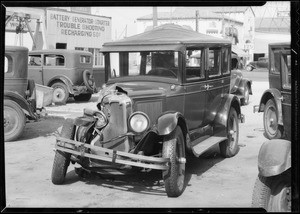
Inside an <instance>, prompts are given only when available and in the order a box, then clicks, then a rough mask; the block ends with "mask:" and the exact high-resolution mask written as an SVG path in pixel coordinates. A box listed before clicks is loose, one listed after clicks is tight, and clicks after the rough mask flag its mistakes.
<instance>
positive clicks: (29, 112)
mask: <svg viewBox="0 0 300 214" xmlns="http://www.w3.org/2000/svg"><path fill="white" fill-rule="evenodd" d="M4 99H8V100H12V101H14V102H16V103H18V104H19V105H20V107H21V108H22V110H23V112H24V114H25V115H26V116H28V117H30V118H31V119H34V120H36V119H37V118H38V117H37V115H36V114H35V113H34V110H33V107H32V106H30V104H29V103H28V101H27V100H26V99H25V98H23V97H22V96H21V95H19V94H18V93H16V92H13V91H4Z"/></svg>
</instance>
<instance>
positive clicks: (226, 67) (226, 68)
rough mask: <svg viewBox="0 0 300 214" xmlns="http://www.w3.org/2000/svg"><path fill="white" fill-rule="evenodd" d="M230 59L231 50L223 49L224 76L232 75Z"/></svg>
mask: <svg viewBox="0 0 300 214" xmlns="http://www.w3.org/2000/svg"><path fill="white" fill-rule="evenodd" d="M229 59H230V54H229V48H223V49H222V73H223V74H229V73H230V68H229ZM236 60H237V59H236Z"/></svg>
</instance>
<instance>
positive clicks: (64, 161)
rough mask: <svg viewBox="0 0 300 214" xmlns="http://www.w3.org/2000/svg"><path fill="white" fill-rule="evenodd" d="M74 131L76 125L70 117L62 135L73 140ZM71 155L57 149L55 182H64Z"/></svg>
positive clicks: (52, 175)
mask: <svg viewBox="0 0 300 214" xmlns="http://www.w3.org/2000/svg"><path fill="white" fill-rule="evenodd" d="M74 133H75V126H74V123H73V120H72V119H70V118H68V119H67V120H66V121H65V123H64V125H63V127H62V130H61V134H60V136H61V137H64V138H67V139H71V140H73V139H74ZM70 156H71V155H70V154H69V153H66V152H63V151H60V150H56V152H55V156H54V161H53V167H52V174H51V179H52V183H53V184H62V183H63V182H64V180H65V177H66V172H67V169H68V166H69V164H70Z"/></svg>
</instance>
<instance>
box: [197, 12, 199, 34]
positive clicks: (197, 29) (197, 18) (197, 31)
mask: <svg viewBox="0 0 300 214" xmlns="http://www.w3.org/2000/svg"><path fill="white" fill-rule="evenodd" d="M198 19H199V10H196V32H199V27H198Z"/></svg>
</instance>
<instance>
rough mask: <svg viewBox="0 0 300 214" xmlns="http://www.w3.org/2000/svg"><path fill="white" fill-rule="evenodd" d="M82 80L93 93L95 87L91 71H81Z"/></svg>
mask: <svg viewBox="0 0 300 214" xmlns="http://www.w3.org/2000/svg"><path fill="white" fill-rule="evenodd" d="M83 82H84V84H85V86H86V87H87V89H88V90H89V91H90V92H92V93H93V92H94V88H95V82H94V77H93V74H92V71H89V70H85V71H83Z"/></svg>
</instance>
